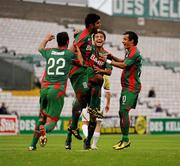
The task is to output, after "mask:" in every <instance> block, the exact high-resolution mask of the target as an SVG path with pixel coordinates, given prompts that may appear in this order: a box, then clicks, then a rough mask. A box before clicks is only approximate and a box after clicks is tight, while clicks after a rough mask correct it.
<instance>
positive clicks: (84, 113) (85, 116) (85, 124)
mask: <svg viewBox="0 0 180 166" xmlns="http://www.w3.org/2000/svg"><path fill="white" fill-rule="evenodd" d="M81 115H82V131H83V134H84V137H85V138H87V136H88V124H89V113H88V112H87V108H84V109H83V111H82V114H81Z"/></svg>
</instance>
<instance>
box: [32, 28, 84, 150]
mask: <svg viewBox="0 0 180 166" xmlns="http://www.w3.org/2000/svg"><path fill="white" fill-rule="evenodd" d="M54 38H55V36H54V35H52V34H48V35H46V37H45V39H44V40H43V41H42V42H41V44H40V46H39V52H40V53H41V54H42V56H43V57H44V58H45V59H46V69H45V75H44V78H43V82H42V88H41V90H40V107H41V110H42V111H41V112H40V116H39V120H38V122H37V124H36V127H35V131H34V135H33V139H32V143H31V146H30V147H29V150H30V151H32V150H36V144H37V142H38V140H39V138H40V145H41V146H44V145H45V144H46V143H47V137H46V133H48V132H51V131H52V130H53V129H54V127H55V126H56V123H57V121H58V119H59V116H60V113H61V110H62V108H63V105H64V95H65V90H66V84H67V79H68V74H69V71H70V67H71V65H72V62H73V60H77V58H78V61H79V63H80V64H82V62H83V59H82V57H81V52H80V50H79V49H78V48H76V49H77V56H76V55H74V54H73V53H72V52H70V51H69V50H67V48H68V44H69V36H68V34H67V33H66V32H61V33H58V34H57V36H56V38H57V43H58V47H57V48H49V49H48V48H46V45H47V43H48V42H49V41H51V40H53V39H54Z"/></svg>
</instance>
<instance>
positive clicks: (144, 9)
mask: <svg viewBox="0 0 180 166" xmlns="http://www.w3.org/2000/svg"><path fill="white" fill-rule="evenodd" d="M112 3H113V5H112V6H113V9H112V10H113V12H112V13H113V15H118V16H130V17H144V18H148V19H161V20H176V21H180V0H113V1H112Z"/></svg>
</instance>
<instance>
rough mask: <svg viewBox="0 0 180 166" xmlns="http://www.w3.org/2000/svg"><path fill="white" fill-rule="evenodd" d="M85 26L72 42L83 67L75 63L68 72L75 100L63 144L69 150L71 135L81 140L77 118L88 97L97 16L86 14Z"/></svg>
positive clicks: (92, 128)
mask: <svg viewBox="0 0 180 166" xmlns="http://www.w3.org/2000/svg"><path fill="white" fill-rule="evenodd" d="M85 26H86V28H85V29H84V30H83V31H81V32H79V33H78V34H77V35H76V37H75V41H74V46H78V47H79V49H80V51H81V53H82V56H83V59H84V62H85V64H84V66H81V65H79V64H78V63H76V64H75V65H74V66H73V68H72V69H71V71H70V76H69V78H70V81H71V84H72V87H73V89H74V91H75V94H76V99H75V101H74V102H73V107H72V123H71V125H70V127H69V128H68V135H67V139H66V143H65V148H66V149H71V140H72V134H73V135H74V136H75V137H76V138H77V139H80V140H81V139H82V137H81V136H80V134H79V129H78V128H77V124H78V120H79V116H80V114H81V111H82V109H83V108H85V107H86V106H87V103H88V100H89V97H88V91H89V88H88V68H87V66H89V64H88V62H89V57H90V56H91V55H92V53H93V50H92V34H93V33H94V32H96V31H97V29H99V28H100V26H101V22H100V16H98V15H97V14H88V15H87V16H86V18H85ZM74 46H73V47H72V48H71V50H72V51H75V47H74ZM90 125H91V127H90V128H91V129H90V130H92V131H90V133H93V132H94V129H95V125H96V124H95V123H92V124H91V123H90Z"/></svg>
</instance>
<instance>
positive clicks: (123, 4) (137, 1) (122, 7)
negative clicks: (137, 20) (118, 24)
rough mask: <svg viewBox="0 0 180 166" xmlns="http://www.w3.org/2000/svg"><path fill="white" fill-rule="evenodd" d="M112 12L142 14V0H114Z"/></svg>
mask: <svg viewBox="0 0 180 166" xmlns="http://www.w3.org/2000/svg"><path fill="white" fill-rule="evenodd" d="M113 4H114V13H118V14H124V15H138V16H142V15H143V14H144V7H143V6H144V0H114V3H113Z"/></svg>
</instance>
